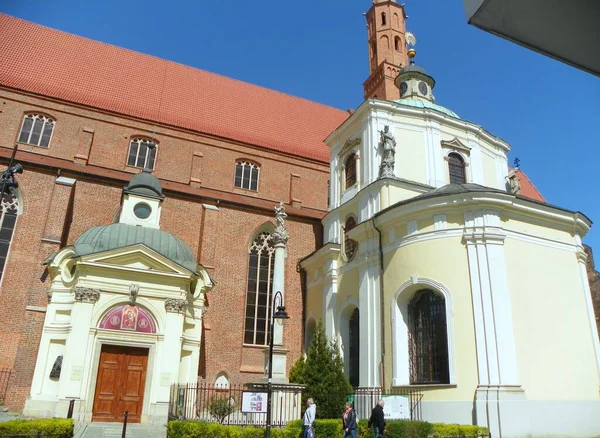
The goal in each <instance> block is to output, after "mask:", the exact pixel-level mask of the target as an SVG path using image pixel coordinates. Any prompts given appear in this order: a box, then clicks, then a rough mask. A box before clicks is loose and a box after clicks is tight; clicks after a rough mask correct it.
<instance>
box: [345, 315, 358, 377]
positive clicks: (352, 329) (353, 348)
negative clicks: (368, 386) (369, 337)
mask: <svg viewBox="0 0 600 438" xmlns="http://www.w3.org/2000/svg"><path fill="white" fill-rule="evenodd" d="M359 330H360V319H359V312H358V308H356V309H354V311H353V312H352V316H350V322H349V327H348V338H349V340H350V346H349V347H350V348H349V350H350V358H349V359H350V362H349V363H348V365H349V366H348V369H349V374H350V375H349V376H348V377H349V379H348V380H350V384H351V385H352V386H354V387H358V386H359V383H360V332H359Z"/></svg>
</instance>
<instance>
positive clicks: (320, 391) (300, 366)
mask: <svg viewBox="0 0 600 438" xmlns="http://www.w3.org/2000/svg"><path fill="white" fill-rule="evenodd" d="M290 382H292V383H300V384H303V385H306V389H305V390H304V393H303V395H302V401H303V404H306V400H307V399H308V398H309V397H312V398H313V399H314V401H315V403H316V405H317V418H340V417H341V416H342V413H343V412H344V404H345V402H346V400H347V399H348V396H349V395H350V394H352V386H351V385H350V382H349V381H348V379H347V378H346V375H345V374H344V361H343V360H342V357H341V356H340V350H339V346H338V343H337V341H335V340H334V341H333V342H329V341H328V339H327V336H326V335H325V329H324V328H323V324H322V322H321V321H319V323H318V324H317V328H316V330H315V334H314V336H313V338H312V341H311V343H310V347H309V348H308V352H307V354H306V359H304V357H301V358H300V359H298V361H297V362H296V363H295V364H294V366H293V367H292V369H291V370H290Z"/></svg>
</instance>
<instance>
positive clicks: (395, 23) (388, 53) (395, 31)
mask: <svg viewBox="0 0 600 438" xmlns="http://www.w3.org/2000/svg"><path fill="white" fill-rule="evenodd" d="M365 16H366V19H367V38H368V42H369V72H370V75H369V77H368V78H367V80H366V81H365V83H364V84H363V86H364V96H365V99H368V98H371V97H374V98H377V99H385V100H395V99H398V98H399V97H400V94H399V90H398V88H397V87H396V86H395V85H394V79H396V76H397V74H398V71H399V70H400V69H401V68H402V67H405V66H406V65H407V63H408V58H407V54H406V41H405V37H404V34H405V31H406V13H405V12H404V5H399V4H398V3H397V2H396V0H374V1H373V4H372V6H371V8H370V9H369V10H368V11H367V13H366V14H365Z"/></svg>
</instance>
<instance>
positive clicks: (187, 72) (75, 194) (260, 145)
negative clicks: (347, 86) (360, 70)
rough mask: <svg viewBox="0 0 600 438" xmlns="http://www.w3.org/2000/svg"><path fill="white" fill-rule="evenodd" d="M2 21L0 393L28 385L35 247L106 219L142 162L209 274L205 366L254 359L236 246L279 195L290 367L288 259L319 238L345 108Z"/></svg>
mask: <svg viewBox="0 0 600 438" xmlns="http://www.w3.org/2000/svg"><path fill="white" fill-rule="evenodd" d="M0 29H1V31H0V33H1V34H2V38H1V40H2V42H0V46H1V47H0V58H2V62H1V64H2V67H1V68H0V101H1V102H2V103H1V104H0V105H1V107H0V126H1V127H2V129H1V130H0V157H1V159H2V162H3V163H4V165H6V163H7V162H8V158H9V157H10V155H11V152H12V148H13V146H14V145H15V144H17V145H18V153H17V155H16V160H17V161H18V162H19V163H21V164H22V165H23V166H24V168H25V172H24V173H23V174H22V175H19V176H18V181H19V187H18V191H17V192H16V193H17V195H16V196H14V198H15V202H16V203H17V204H18V212H16V211H17V209H15V216H16V220H14V221H13V222H12V223H11V224H12V225H10V226H11V227H12V228H11V229H10V230H8V229H7V230H5V227H7V226H9V225H8V222H9V221H8V220H5V222H4V223H3V229H2V231H3V236H2V237H0V239H3V242H2V245H3V246H4V247H3V248H4V251H3V253H2V254H1V256H2V257H3V259H2V261H3V262H4V258H6V262H5V266H4V270H3V271H2V278H1V281H2V283H1V289H0V302H1V305H0V320H2V321H5V323H4V324H3V326H2V329H1V330H0V368H6V369H10V370H12V376H11V379H10V384H9V387H8V391H7V393H6V396H5V398H4V405H5V406H7V407H9V408H10V409H13V410H20V409H22V408H23V405H24V403H25V400H26V398H27V397H28V396H29V393H30V387H31V381H32V378H33V373H34V367H35V363H36V362H35V358H36V356H37V353H38V346H39V342H40V335H41V333H42V326H43V323H44V318H45V312H46V307H47V305H48V297H47V292H48V290H49V287H50V278H49V275H48V270H47V266H46V265H44V264H43V262H44V260H45V259H46V258H48V257H49V256H50V255H51V254H53V253H56V252H57V251H58V250H60V249H61V248H63V247H65V246H69V245H72V244H73V243H74V242H75V241H76V239H77V238H78V237H80V236H81V235H82V233H84V232H85V231H86V230H88V229H90V228H92V227H96V226H101V225H105V224H111V223H113V222H115V220H116V219H115V218H116V217H118V214H119V210H120V207H121V196H122V192H123V188H124V187H125V186H126V185H127V183H128V182H129V181H130V179H131V178H132V176H133V175H135V174H136V173H139V172H140V171H141V170H142V168H143V167H144V166H150V167H151V168H152V171H153V175H155V176H156V177H158V178H159V179H160V181H161V184H162V188H163V190H164V195H165V200H164V207H163V209H162V215H161V228H162V229H164V230H167V231H168V232H169V233H172V234H173V235H174V236H176V237H177V238H179V239H181V240H182V241H184V242H185V243H186V244H187V245H188V246H189V248H190V249H191V250H192V252H193V254H194V255H195V256H196V259H197V261H198V263H200V264H201V265H202V266H204V267H205V268H206V270H207V271H208V272H209V274H210V276H211V278H212V279H214V283H215V284H214V287H213V288H212V290H211V291H210V292H209V293H207V297H206V301H207V303H206V308H207V311H206V314H205V316H204V318H203V337H202V344H201V347H200V349H201V353H200V365H199V378H201V379H206V380H208V381H211V382H214V381H215V379H217V377H218V376H221V375H223V376H226V378H227V380H228V381H229V382H231V383H246V382H252V381H257V380H259V379H260V378H262V377H263V375H264V346H265V343H266V341H265V339H264V336H263V337H262V338H260V337H257V338H256V339H251V337H248V336H245V327H244V326H245V324H244V321H245V317H246V315H245V311H246V292H247V290H246V288H247V280H248V263H249V262H248V257H249V248H250V246H251V245H252V242H253V239H255V238H256V236H257V234H258V233H260V231H261V230H263V229H264V228H265V225H268V224H270V223H272V222H274V216H273V207H274V206H275V205H277V204H278V203H279V202H280V201H282V202H284V204H285V206H286V207H287V210H286V212H287V214H288V219H287V221H286V224H287V229H288V231H289V233H290V236H291V237H290V239H289V242H288V246H287V258H286V279H285V281H286V283H285V287H286V303H285V304H286V308H287V311H288V313H289V315H290V320H289V322H288V323H286V327H285V333H286V335H285V336H286V347H287V348H288V350H289V351H288V360H287V364H288V368H289V366H291V364H293V361H295V360H296V359H297V358H298V357H299V355H300V354H301V349H302V346H303V338H302V336H303V329H302V319H303V317H302V282H301V273H300V272H299V270H298V269H297V260H298V259H300V258H301V257H303V256H305V255H306V254H309V253H311V252H312V251H314V250H315V249H316V248H317V247H318V246H319V245H320V243H321V225H320V219H321V218H322V217H323V215H324V214H325V212H326V210H327V184H328V179H329V168H328V153H327V149H326V147H325V146H324V144H323V142H322V140H323V139H324V138H325V137H326V136H327V134H329V132H330V131H332V130H333V129H334V128H335V127H336V126H337V125H339V124H340V123H341V122H343V121H344V120H345V118H346V117H347V113H346V112H344V111H340V110H337V109H334V108H330V107H326V106H323V105H320V104H317V103H313V102H309V101H306V100H303V99H300V98H295V97H291V96H288V95H285V94H283V93H279V92H275V91H272V90H268V89H264V88H261V87H258V86H254V85H250V84H246V83H242V82H239V81H236V80H232V79H229V78H225V77H222V76H219V75H216V74H212V73H208V72H204V71H200V70H196V69H193V68H189V67H186V66H182V65H178V64H176V63H173V62H169V61H164V60H159V59H156V58H153V57H151V56H147V55H142V54H139V53H134V52H131V51H128V50H125V49H121V48H117V47H113V46H109V45H106V44H103V43H99V42H95V41H91V40H87V39H84V38H80V37H77V36H73V35H68V34H65V33H62V32H58V31H55V30H52V29H48V28H45V27H42V26H38V25H35V24H32V23H28V22H25V21H22V20H19V19H15V18H12V17H9V16H6V15H0ZM15 38H19V39H21V41H24V40H27V46H28V47H29V49H28V51H27V53H18V52H19V51H18V50H17V46H16V45H15V44H14V39H15ZM69 53H70V54H71V55H72V56H76V55H75V53H77V54H78V55H77V57H79V56H80V55H81V54H85V56H86V57H88V58H89V60H92V59H93V60H94V63H93V64H94V66H93V68H92V67H91V66H90V65H87V64H85V63H84V62H83V61H82V59H81V58H79V59H78V60H77V61H75V60H72V61H73V62H71V61H69V60H67V59H65V56H71V55H69ZM34 59H37V62H33V60H34ZM42 59H43V61H42ZM98 61H99V62H98ZM114 72H118V73H116V75H114ZM161 95H162V97H161ZM25 124H27V125H25ZM39 126H41V128H40V132H37V134H36V132H35V131H36V130H37V129H38V127H39ZM46 133H47V134H46ZM40 134H41V135H40ZM36 135H37V137H36ZM148 145H150V146H152V147H151V148H148ZM150 161H152V163H151V162H150ZM11 196H12V195H9V196H8V198H11V199H13V197H11ZM17 198H18V199H17ZM5 202H6V201H5ZM7 211H8V210H7ZM10 212H12V210H10ZM7 217H8V215H7ZM6 233H8V234H6Z"/></svg>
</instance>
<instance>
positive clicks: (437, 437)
mask: <svg viewBox="0 0 600 438" xmlns="http://www.w3.org/2000/svg"><path fill="white" fill-rule="evenodd" d="M431 436H432V437H433V438H446V437H452V438H454V437H459V438H463V437H488V436H490V431H489V430H488V429H487V428H486V427H481V426H468V425H463V424H442V423H437V424H434V425H433V432H432V434H431Z"/></svg>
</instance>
